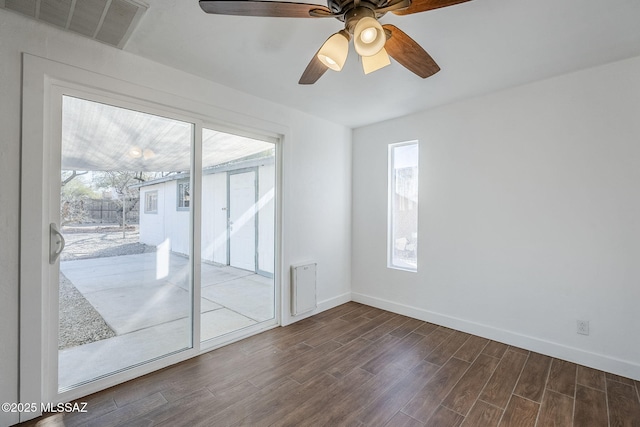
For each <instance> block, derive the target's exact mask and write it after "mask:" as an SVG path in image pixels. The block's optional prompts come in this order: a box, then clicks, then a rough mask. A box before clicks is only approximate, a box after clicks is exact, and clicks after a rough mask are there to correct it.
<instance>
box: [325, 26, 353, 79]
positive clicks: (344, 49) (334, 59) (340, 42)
mask: <svg viewBox="0 0 640 427" xmlns="http://www.w3.org/2000/svg"><path fill="white" fill-rule="evenodd" d="M348 53H349V39H348V38H347V37H345V35H344V34H342V32H337V33H335V34H334V35H332V36H331V37H329V38H328V39H327V41H326V42H324V44H323V45H322V47H321V48H320V50H319V51H318V55H317V56H318V59H319V60H320V62H322V63H323V64H324V65H326V66H327V67H329V68H331V69H332V70H334V71H340V70H342V67H343V66H344V63H345V61H346V60H347V54H348Z"/></svg>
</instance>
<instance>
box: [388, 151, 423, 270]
mask: <svg viewBox="0 0 640 427" xmlns="http://www.w3.org/2000/svg"><path fill="white" fill-rule="evenodd" d="M410 145H414V146H415V147H416V150H417V151H418V160H417V162H416V169H417V171H416V172H417V173H416V177H415V179H416V180H418V182H417V184H416V185H417V188H416V204H415V230H416V231H415V235H416V236H415V242H413V243H411V244H414V245H415V248H414V249H413V251H414V252H415V255H414V256H415V267H412V266H410V265H407V264H406V263H404V264H402V265H398V263H397V261H396V257H395V254H394V250H395V245H396V240H398V239H396V236H395V233H394V221H395V218H396V215H395V212H394V208H395V201H394V196H395V186H396V174H395V170H396V169H395V168H394V165H395V149H396V148H400V147H406V146H410ZM419 153H420V144H419V141H418V140H412V141H404V142H396V143H390V144H389V145H388V153H387V161H388V163H387V184H388V189H387V268H390V269H394V270H402V271H407V272H411V273H417V272H418V222H419V214H418V213H419V204H420V200H419V184H420V181H419V171H420V161H419ZM412 234H413V233H412Z"/></svg>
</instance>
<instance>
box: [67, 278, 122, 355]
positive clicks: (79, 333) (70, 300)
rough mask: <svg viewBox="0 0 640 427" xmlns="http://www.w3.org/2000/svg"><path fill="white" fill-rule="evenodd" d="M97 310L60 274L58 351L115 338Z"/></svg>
mask: <svg viewBox="0 0 640 427" xmlns="http://www.w3.org/2000/svg"><path fill="white" fill-rule="evenodd" d="M115 336H116V334H115V332H113V330H112V329H111V328H110V327H109V325H107V324H106V323H105V321H104V319H103V318H102V316H100V314H99V313H98V312H97V311H96V309H95V308H93V306H92V305H91V304H90V303H89V301H87V300H86V299H85V297H83V296H82V294H81V293H80V291H78V290H77V289H76V287H75V286H73V283H71V281H70V280H69V279H67V278H66V276H65V275H64V274H62V273H60V329H59V335H58V349H59V350H62V349H65V348H69V347H76V346H78V345H82V344H88V343H90V342H94V341H100V340H103V339H106V338H111V337H115Z"/></svg>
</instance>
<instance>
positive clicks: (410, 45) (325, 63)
mask: <svg viewBox="0 0 640 427" xmlns="http://www.w3.org/2000/svg"><path fill="white" fill-rule="evenodd" d="M467 1H470V0H327V6H328V7H324V6H321V5H317V4H308V3H292V2H283V1H269V0H200V7H201V8H202V10H204V11H205V12H207V13H213V14H218V15H240V16H268V17H284V18H336V19H338V20H340V21H342V22H344V24H345V25H344V29H343V30H340V31H338V32H337V33H335V34H333V35H332V36H331V37H329V38H328V39H327V41H326V42H324V44H323V45H322V47H320V50H318V52H317V53H316V54H315V55H314V56H313V58H312V59H311V62H309V65H307V68H306V69H305V70H304V72H303V73H302V77H300V81H299V82H298V83H299V84H303V85H304V84H313V83H315V82H316V81H318V79H319V78H320V77H322V75H323V74H324V73H325V71H327V70H328V69H332V70H334V71H340V70H342V67H343V66H344V63H345V61H346V59H347V54H348V52H349V42H350V41H351V39H352V38H353V44H354V47H355V49H356V52H357V53H358V54H359V55H360V56H361V57H362V66H363V69H364V73H365V74H369V73H371V72H373V71H376V70H379V69H380V68H382V67H385V66H387V65H389V64H390V63H391V61H390V60H389V56H391V57H392V58H393V59H395V60H396V61H398V62H399V63H400V64H401V65H403V66H404V67H405V68H407V69H408V70H409V71H411V72H413V73H415V74H417V75H418V76H420V77H422V78H423V79H425V78H427V77H429V76H432V75H434V74H435V73H437V72H438V71H440V67H439V66H438V64H436V62H435V61H434V60H433V58H431V56H429V54H428V53H427V52H426V51H425V50H424V49H423V48H422V47H421V46H420V45H419V44H418V43H416V41H415V40H413V39H412V38H411V37H409V36H408V35H407V34H405V33H404V32H403V31H402V30H400V29H399V28H398V27H396V26H394V25H391V24H384V25H380V23H379V22H378V19H380V18H381V17H382V16H384V14H385V13H387V12H392V13H394V14H396V15H409V14H412V13H418V12H426V11H429V10H433V9H438V8H441V7H446V6H453V5H456V4H459V3H465V2H467Z"/></svg>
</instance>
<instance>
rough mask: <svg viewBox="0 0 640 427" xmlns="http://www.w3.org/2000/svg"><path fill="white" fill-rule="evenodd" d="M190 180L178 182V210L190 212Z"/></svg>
mask: <svg viewBox="0 0 640 427" xmlns="http://www.w3.org/2000/svg"><path fill="white" fill-rule="evenodd" d="M189 191H190V190H189V180H188V179H185V180H182V181H178V207H177V208H178V210H179V211H188V210H189V202H190V201H191V195H190V193H189Z"/></svg>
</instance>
